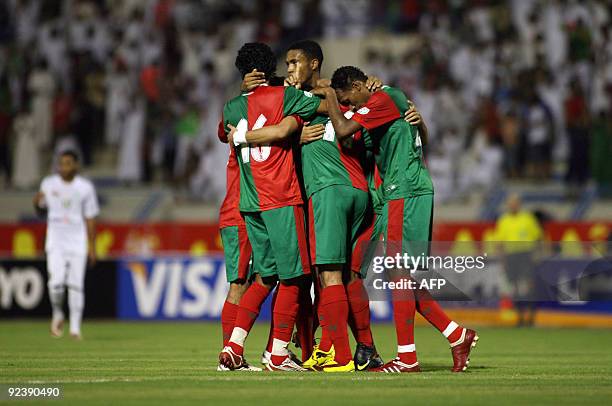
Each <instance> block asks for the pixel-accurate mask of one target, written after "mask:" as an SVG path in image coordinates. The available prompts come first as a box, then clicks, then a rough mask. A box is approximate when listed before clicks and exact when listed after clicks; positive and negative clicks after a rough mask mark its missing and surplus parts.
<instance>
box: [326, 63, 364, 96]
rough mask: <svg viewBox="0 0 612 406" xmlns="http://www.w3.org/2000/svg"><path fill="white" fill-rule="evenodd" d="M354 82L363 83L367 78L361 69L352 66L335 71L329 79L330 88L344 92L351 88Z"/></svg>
mask: <svg viewBox="0 0 612 406" xmlns="http://www.w3.org/2000/svg"><path fill="white" fill-rule="evenodd" d="M356 80H359V81H362V82H365V81H367V80H368V77H367V76H366V74H365V73H363V72H362V71H361V69H359V68H356V67H354V66H343V67H341V68H338V69H336V71H335V72H334V74H333V75H332V78H331V87H332V88H334V89H341V90H345V89H348V88H349V87H351V85H352V84H353V82H355V81H356Z"/></svg>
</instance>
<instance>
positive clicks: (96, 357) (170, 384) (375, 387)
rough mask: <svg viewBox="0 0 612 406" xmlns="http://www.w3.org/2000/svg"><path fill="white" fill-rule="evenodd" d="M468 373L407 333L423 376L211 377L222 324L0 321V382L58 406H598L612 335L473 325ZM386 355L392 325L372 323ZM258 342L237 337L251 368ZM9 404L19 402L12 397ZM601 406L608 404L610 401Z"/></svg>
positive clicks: (260, 333) (611, 382)
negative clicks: (74, 327) (72, 328)
mask: <svg viewBox="0 0 612 406" xmlns="http://www.w3.org/2000/svg"><path fill="white" fill-rule="evenodd" d="M477 330H478V333H479V335H480V338H481V340H480V341H479V343H478V347H477V348H476V350H475V352H474V353H473V355H472V356H471V363H470V369H469V370H468V372H467V373H464V374H452V373H451V372H450V368H451V366H452V360H451V357H450V351H449V349H448V345H447V344H446V341H445V340H444V339H443V338H442V336H441V335H440V334H439V333H438V332H437V331H436V330H434V329H433V328H430V327H420V328H417V331H416V343H417V351H418V355H419V361H420V363H421V367H422V369H423V372H422V373H420V374H404V375H387V374H374V373H362V372H360V373H350V374H348V373H347V374H323V373H264V372H262V373H248V372H242V373H235V372H225V373H220V372H216V371H215V368H216V366H217V362H216V360H217V354H218V352H219V350H220V325H219V324H216V323H214V324H213V323H145V322H141V323H124V322H91V321H86V322H85V325H84V329H83V333H84V336H85V340H84V341H82V342H74V341H72V340H71V339H70V338H67V337H64V338H62V339H52V338H50V337H49V335H48V325H47V323H46V322H42V321H41V322H29V321H28V322H26V321H18V322H6V321H4V322H0V384H2V383H4V384H37V385H40V384H49V385H53V384H55V385H61V386H62V387H63V390H64V398H63V400H62V401H60V402H61V403H62V404H64V403H65V404H84V403H85V402H86V403H87V404H101V405H102V404H121V405H123V404H169V403H171V404H172V405H177V404H186V403H199V404H212V403H214V404H217V405H223V404H231V405H234V404H248V405H251V406H252V405H263V404H285V405H291V406H294V405H301V404H308V405H316V406H319V405H324V404H336V405H338V404H342V403H350V404H351V405H358V404H374V403H377V404H392V402H394V403H399V404H408V403H411V404H444V405H446V406H447V405H449V404H472V405H473V404H485V403H486V404H577V403H580V404H606V403H608V402H609V401H610V399H612V348H611V344H612V331H610V330H577V329H501V328H479V329H477ZM374 336H375V340H376V342H377V345H378V348H379V351H380V352H381V355H382V356H383V358H384V359H385V360H388V359H389V358H390V357H392V356H394V355H395V354H394V347H395V332H394V330H393V326H391V325H375V326H374ZM266 338H267V325H265V324H259V325H256V326H255V328H254V331H253V333H252V334H251V336H249V339H248V341H247V353H246V355H247V359H249V360H250V361H251V362H252V363H254V364H256V363H257V362H258V361H259V359H260V354H261V350H262V349H263V345H264V342H265V340H266ZM14 403H16V404H19V403H23V401H16V402H14ZM608 404H609V403H608Z"/></svg>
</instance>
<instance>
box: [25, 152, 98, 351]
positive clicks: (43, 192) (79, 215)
mask: <svg viewBox="0 0 612 406" xmlns="http://www.w3.org/2000/svg"><path fill="white" fill-rule="evenodd" d="M77 171H78V158H77V155H76V153H74V152H73V151H64V152H62V154H61V155H60V159H59V165H58V174H54V175H50V176H47V177H46V178H45V179H43V181H42V184H41V186H40V191H39V192H38V193H37V194H36V196H35V197H34V207H35V208H36V209H37V211H39V212H44V211H46V212H47V238H46V244H45V251H46V253H47V272H48V273H49V283H48V287H49V298H50V301H51V307H52V309H53V314H52V318H51V335H52V336H54V337H61V336H62V335H63V332H64V312H63V305H64V294H65V291H66V289H67V290H68V309H69V310H70V336H71V337H73V338H75V339H77V340H80V339H81V320H82V318H83V308H84V305H85V293H84V289H83V287H84V282H85V268H86V265H87V262H88V261H89V264H90V265H93V264H94V263H95V260H96V256H95V227H96V225H95V217H96V216H97V215H98V213H99V208H98V199H97V197H96V191H95V189H94V186H93V184H92V183H91V182H90V181H89V180H87V179H85V178H83V177H81V176H79V175H77Z"/></svg>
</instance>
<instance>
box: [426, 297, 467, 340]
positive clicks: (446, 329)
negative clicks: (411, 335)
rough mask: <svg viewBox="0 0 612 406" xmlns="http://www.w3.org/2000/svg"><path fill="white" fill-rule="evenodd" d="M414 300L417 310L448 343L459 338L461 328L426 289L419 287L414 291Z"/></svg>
mask: <svg viewBox="0 0 612 406" xmlns="http://www.w3.org/2000/svg"><path fill="white" fill-rule="evenodd" d="M416 300H417V303H416V309H417V311H418V312H419V313H420V314H421V316H423V317H424V318H425V319H426V320H427V321H428V322H429V323H431V325H433V326H434V327H435V328H437V329H438V330H439V331H440V333H442V334H444V336H445V337H446V339H447V340H448V342H449V343H451V344H452V343H454V342H456V341H457V340H459V339H460V338H461V334H462V332H463V328H462V327H461V326H459V325H458V324H457V323H455V322H453V321H452V320H451V319H449V318H448V316H447V315H446V313H444V310H442V308H441V307H440V305H439V304H438V302H436V301H435V299H434V298H433V297H432V296H431V294H430V293H429V291H427V289H422V288H419V289H418V290H417V291H416Z"/></svg>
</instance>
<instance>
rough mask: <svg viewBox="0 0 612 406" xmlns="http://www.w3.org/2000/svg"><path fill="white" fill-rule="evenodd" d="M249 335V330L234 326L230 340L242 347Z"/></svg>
mask: <svg viewBox="0 0 612 406" xmlns="http://www.w3.org/2000/svg"><path fill="white" fill-rule="evenodd" d="M248 335H249V332H248V331H246V330H245V329H243V328H241V327H234V329H233V330H232V336H231V337H230V339H229V340H230V341H231V342H233V343H236V344H238V345H239V346H241V347H244V342H245V340H246V338H247V336H248Z"/></svg>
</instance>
